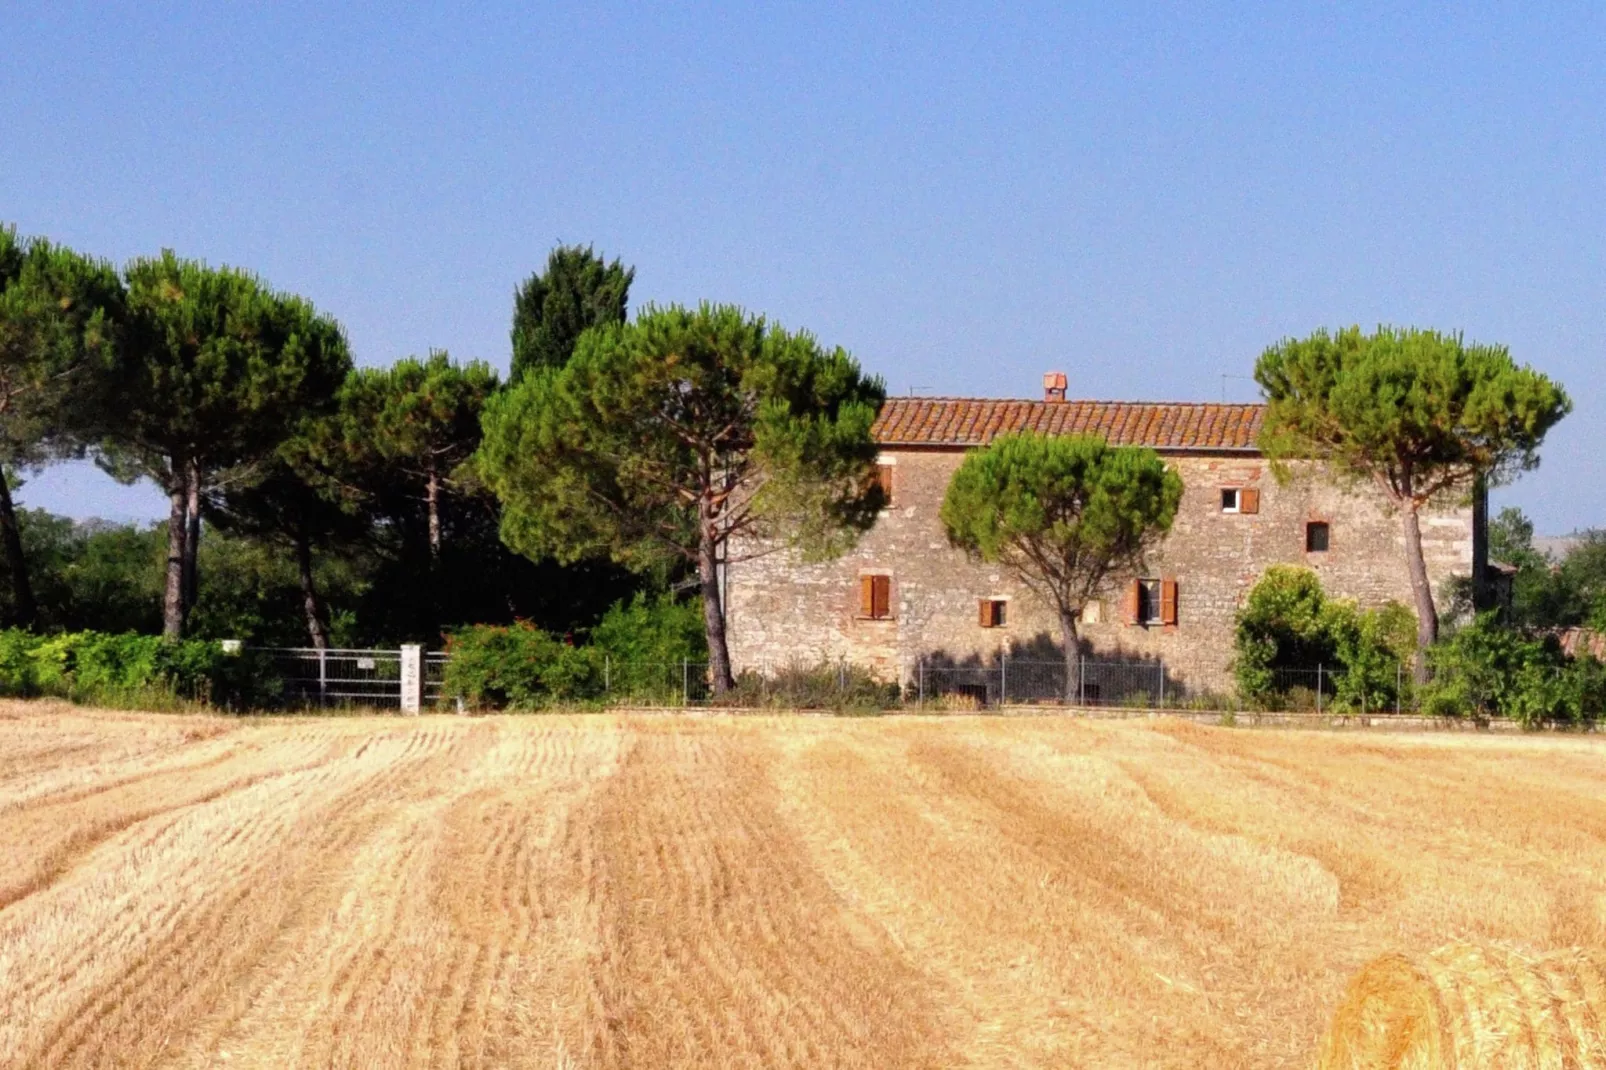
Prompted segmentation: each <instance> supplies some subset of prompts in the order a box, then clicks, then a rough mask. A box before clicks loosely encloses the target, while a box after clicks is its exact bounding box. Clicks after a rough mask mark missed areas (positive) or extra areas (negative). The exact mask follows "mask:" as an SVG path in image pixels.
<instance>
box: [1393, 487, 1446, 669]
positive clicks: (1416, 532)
mask: <svg viewBox="0 0 1606 1070" xmlns="http://www.w3.org/2000/svg"><path fill="white" fill-rule="evenodd" d="M1402 511H1403V512H1404V514H1405V516H1404V525H1405V561H1406V564H1407V565H1409V566H1410V570H1411V596H1412V598H1413V599H1414V600H1415V601H1416V670H1415V672H1414V674H1413V678H1414V679H1415V680H1416V682H1417V683H1419V684H1425V683H1427V682H1428V656H1427V654H1428V648H1429V647H1431V646H1432V645H1433V644H1434V643H1436V642H1438V640H1439V611H1438V608H1437V607H1436V606H1434V604H1433V586H1432V584H1430V583H1429V582H1428V565H1427V561H1426V560H1425V559H1424V558H1423V557H1422V525H1421V523H1420V521H1419V519H1418V517H1417V512H1416V507H1415V506H1413V505H1412V504H1411V503H1410V502H1406V503H1405V505H1404V506H1403V508H1402Z"/></svg>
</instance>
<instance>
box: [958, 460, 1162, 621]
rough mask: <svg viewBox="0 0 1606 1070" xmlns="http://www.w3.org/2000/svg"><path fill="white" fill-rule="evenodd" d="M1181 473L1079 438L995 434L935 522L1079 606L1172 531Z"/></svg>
mask: <svg viewBox="0 0 1606 1070" xmlns="http://www.w3.org/2000/svg"><path fill="white" fill-rule="evenodd" d="M1181 500H1182V479H1181V477H1180V476H1178V475H1177V474H1176V473H1175V472H1173V471H1171V470H1170V469H1168V468H1167V467H1166V466H1165V462H1164V461H1162V460H1161V459H1160V456H1159V454H1157V453H1155V452H1154V451H1153V450H1148V449H1138V448H1135V447H1131V446H1110V445H1106V444H1105V442H1104V440H1103V439H1100V438H1091V437H1084V436H1076V435H1067V436H1057V435H1037V434H1020V435H1002V436H1000V437H998V438H996V439H994V440H993V442H992V444H991V445H990V446H988V447H987V448H986V449H981V450H976V451H974V452H972V453H970V454H968V455H967V456H966V457H965V460H964V462H963V463H962V464H961V465H960V466H959V470H958V471H957V472H955V473H954V477H953V481H952V482H951V483H949V485H948V493H947V495H946V496H945V497H944V499H943V503H942V522H943V525H944V527H946V528H947V530H948V538H949V540H950V541H951V542H953V544H954V545H955V546H958V547H960V548H961V549H964V550H967V551H970V552H971V553H974V554H976V555H977V556H979V557H980V558H981V559H982V560H984V561H988V562H999V563H1002V564H1005V565H1008V566H1010V567H1011V568H1013V569H1015V570H1016V571H1017V572H1018V573H1019V574H1020V575H1021V577H1022V579H1024V580H1025V581H1026V582H1027V583H1028V584H1029V585H1031V586H1032V587H1034V588H1035V589H1037V590H1039V591H1041V592H1043V593H1045V594H1047V595H1049V597H1050V602H1051V604H1054V605H1057V606H1059V607H1062V608H1065V609H1068V610H1071V611H1077V610H1080V609H1081V608H1082V606H1083V605H1084V604H1085V603H1086V602H1087V600H1088V599H1090V598H1092V597H1093V596H1094V595H1095V594H1096V593H1097V592H1098V591H1100V590H1101V589H1103V588H1104V587H1105V586H1106V585H1107V584H1108V582H1109V580H1110V579H1111V578H1112V577H1115V576H1123V575H1132V574H1135V573H1136V571H1137V569H1138V568H1139V567H1140V565H1141V563H1142V559H1143V555H1144V554H1145V553H1146V552H1147V551H1148V550H1149V549H1150V548H1152V547H1153V546H1154V545H1155V544H1156V543H1157V542H1158V541H1159V540H1160V539H1161V538H1162V537H1164V535H1165V533H1166V532H1168V531H1169V530H1170V529H1171V522H1172V520H1173V519H1174V518H1175V517H1176V512H1177V504H1178V502H1180V501H1181Z"/></svg>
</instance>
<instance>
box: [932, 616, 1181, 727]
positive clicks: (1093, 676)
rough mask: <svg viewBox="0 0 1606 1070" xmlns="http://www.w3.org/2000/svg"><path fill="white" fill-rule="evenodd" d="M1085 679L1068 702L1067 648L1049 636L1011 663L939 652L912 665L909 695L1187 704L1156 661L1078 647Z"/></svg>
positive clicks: (1021, 645)
mask: <svg viewBox="0 0 1606 1070" xmlns="http://www.w3.org/2000/svg"><path fill="white" fill-rule="evenodd" d="M1077 645H1078V648H1079V650H1078V658H1079V662H1078V667H1079V670H1080V672H1079V674H1078V675H1079V676H1080V679H1079V680H1077V681H1076V684H1075V687H1074V688H1072V689H1071V690H1072V693H1071V694H1069V695H1068V694H1067V693H1066V692H1067V689H1066V675H1067V673H1066V665H1065V644H1063V643H1061V642H1059V641H1058V640H1056V639H1055V638H1054V636H1052V635H1050V634H1049V633H1048V632H1039V633H1038V634H1036V635H1034V636H1033V637H1032V638H1030V639H1028V640H1026V641H1025V642H1016V643H1015V644H1014V645H1013V649H1012V650H1011V651H1010V652H1009V655H1008V656H1007V657H1005V656H1004V655H1003V652H1002V650H999V651H995V652H993V653H991V654H986V655H983V654H975V653H971V654H964V655H955V654H953V653H950V652H949V651H947V650H942V649H937V650H932V651H928V652H927V653H926V654H924V655H922V656H921V657H920V658H919V659H918V661H917V664H916V665H915V670H914V674H913V679H912V680H911V687H912V689H913V690H915V691H916V692H917V694H918V697H920V698H922V699H925V700H936V699H943V698H945V697H948V696H960V697H963V698H965V699H966V700H970V701H974V702H976V703H977V704H978V705H982V706H996V705H1009V704H1017V703H1025V704H1034V703H1043V704H1065V703H1071V704H1075V705H1085V706H1131V707H1137V708H1145V709H1149V708H1154V707H1157V706H1175V705H1178V704H1179V703H1180V702H1182V701H1183V700H1184V699H1185V698H1186V697H1187V691H1186V689H1185V688H1184V687H1183V685H1182V683H1181V682H1180V681H1179V680H1178V679H1177V678H1176V677H1175V676H1174V675H1173V674H1172V673H1171V672H1170V670H1168V669H1166V667H1165V664H1164V662H1163V661H1162V660H1161V659H1160V658H1158V657H1155V656H1154V655H1152V654H1145V653H1140V652H1138V651H1129V650H1126V649H1124V648H1122V647H1119V646H1118V647H1117V648H1116V649H1115V651H1113V652H1110V651H1105V652H1102V653H1099V654H1097V655H1095V654H1094V653H1093V649H1092V645H1091V644H1090V643H1089V642H1088V641H1087V640H1085V639H1084V640H1081V641H1080V642H1079V643H1078V644H1077Z"/></svg>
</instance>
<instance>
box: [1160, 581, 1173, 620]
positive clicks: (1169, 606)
mask: <svg viewBox="0 0 1606 1070" xmlns="http://www.w3.org/2000/svg"><path fill="white" fill-rule="evenodd" d="M1176 622H1177V581H1176V580H1161V581H1160V623H1161V624H1176Z"/></svg>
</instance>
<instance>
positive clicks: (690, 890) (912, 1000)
mask: <svg viewBox="0 0 1606 1070" xmlns="http://www.w3.org/2000/svg"><path fill="white" fill-rule="evenodd" d="M0 860H3V864H0V1066H3V1067H7V1068H10V1067H24V1066H26V1067H86V1066H104V1067H111V1066H116V1067H136V1066H163V1067H217V1066H230V1067H248V1066H260V1067H270V1066H271V1067H294V1066H302V1067H325V1066H371V1067H457V1066H482V1067H520V1066H532V1067H676V1066H684V1067H736V1066H742V1067H760V1066H762V1067H785V1066H797V1067H825V1066H833V1067H836V1066H840V1067H949V1066H977V1067H995V1066H996V1067H1017V1066H1018V1067H1036V1066H1043V1067H1048V1066H1054V1067H1063V1066H1088V1067H1137V1066H1174V1067H1200V1066H1219V1067H1309V1066H1312V1065H1313V1064H1314V1063H1315V1061H1316V1059H1317V1055H1318V1049H1319V1046H1320V1044H1321V1040H1322V1036H1323V1033H1324V1032H1325V1031H1326V1029H1327V1026H1328V1023H1329V1021H1331V1020H1332V1018H1333V1016H1334V1012H1335V1009H1336V1008H1337V1007H1338V1006H1339V1003H1340V1000H1341V998H1342V997H1343V996H1344V993H1345V990H1346V985H1347V984H1348V982H1349V980H1350V978H1351V976H1352V975H1353V974H1355V973H1356V971H1357V970H1358V969H1359V968H1360V967H1361V966H1363V965H1364V964H1365V963H1367V962H1369V961H1371V960H1373V959H1374V958H1376V957H1377V956H1379V955H1380V954H1383V953H1387V952H1397V953H1399V954H1401V955H1403V956H1423V955H1426V954H1427V953H1428V952H1429V951H1430V950H1431V949H1433V948H1437V947H1439V946H1440V945H1444V944H1447V943H1451V942H1456V941H1459V942H1464V943H1469V944H1475V945H1478V946H1494V947H1508V948H1514V949H1520V950H1523V951H1525V952H1527V953H1532V954H1538V953H1542V952H1552V951H1555V950H1556V949H1561V948H1566V947H1570V946H1574V945H1581V946H1584V947H1602V946H1606V933H1603V920H1606V898H1603V897H1606V748H1603V745H1602V744H1600V743H1597V742H1596V741H1594V740H1590V739H1577V738H1572V739H1568V738H1554V737H1551V738H1515V739H1509V738H1501V739H1495V738H1488V737H1474V736H1463V735H1443V736H1410V737H1385V736H1377V735H1340V734H1326V733H1314V732H1278V731H1255V730H1234V729H1215V728H1203V727H1199V726H1195V725H1191V724H1185V723H1180V722H1168V721H1150V722H1124V723H1118V722H1088V721H1079V720H1071V719H1057V718H1043V719H1010V720H1004V719H997V720H993V719H979V718H949V719H937V718H930V719H920V718H901V717H900V718H888V719H879V720H833V719H817V718H764V719H756V718H755V719H743V718H714V717H708V718H673V717H639V718H629V717H620V716H579V717H559V716H543V717H535V716H531V717H507V718H488V719H465V718H445V717H424V718H419V719H406V720H404V719H384V718H372V719H359V718H352V719H313V718H308V719H278V720H258V721H241V720H228V719H223V718H210V717H192V716H156V715H152V716H144V715H129V714H113V713H104V714H97V713H93V712H86V711H82V710H75V709H72V708H68V707H53V706H48V705H20V704H13V705H9V706H3V707H0ZM1412 961H1420V959H1413V960H1412ZM1356 1013H1357V1014H1358V1015H1359V1014H1361V1012H1359V1011H1358V1012H1356ZM1366 1013H1367V1014H1372V1016H1373V1017H1374V1018H1375V1017H1377V1014H1376V1013H1374V1012H1372V1011H1368V1012H1366ZM1361 1017H1365V1015H1361ZM1368 1020H1370V1019H1368ZM1355 1043H1359V1041H1356V1042H1355ZM1423 1065H1427V1064H1423ZM1433 1065H1437V1064H1433ZM1547 1065H1548V1064H1547ZM1557 1065H1562V1064H1557Z"/></svg>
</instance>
